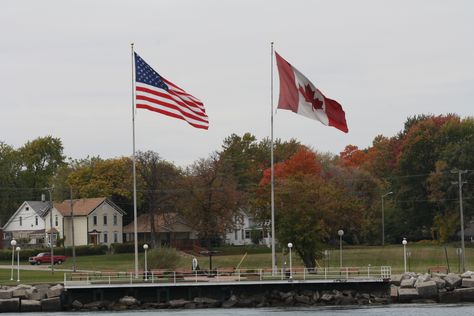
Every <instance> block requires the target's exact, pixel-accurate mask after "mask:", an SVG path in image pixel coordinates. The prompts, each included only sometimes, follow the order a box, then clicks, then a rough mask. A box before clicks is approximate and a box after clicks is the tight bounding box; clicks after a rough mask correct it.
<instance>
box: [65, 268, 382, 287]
mask: <svg viewBox="0 0 474 316" xmlns="http://www.w3.org/2000/svg"><path fill="white" fill-rule="evenodd" d="M390 277H391V267H389V266H378V267H376V266H366V267H337V268H336V267H325V268H314V269H307V268H294V269H292V270H290V269H277V270H276V271H272V269H271V268H270V269H247V268H241V269H215V270H212V271H209V270H197V271H186V270H176V271H170V270H151V271H148V272H144V271H141V272H140V273H139V275H138V276H136V275H135V273H134V272H112V271H110V272H109V271H102V272H89V273H82V272H72V273H65V274H64V285H65V286H66V287H68V286H75V285H76V286H80V285H92V284H109V285H112V284H114V285H115V284H156V283H162V284H179V283H201V282H206V283H218V282H233V283H235V282H271V281H288V282H291V281H298V282H304V281H312V282H317V281H318V280H320V281H325V280H326V281H328V280H333V281H335V282H347V281H348V280H356V281H357V280H359V281H362V280H364V281H370V280H381V279H389V278H390Z"/></svg>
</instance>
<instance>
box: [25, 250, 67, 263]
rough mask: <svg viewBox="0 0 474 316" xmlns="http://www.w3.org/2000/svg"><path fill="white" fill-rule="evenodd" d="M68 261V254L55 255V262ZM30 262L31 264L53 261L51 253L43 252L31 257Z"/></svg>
mask: <svg viewBox="0 0 474 316" xmlns="http://www.w3.org/2000/svg"><path fill="white" fill-rule="evenodd" d="M64 261H66V256H60V255H59V256H53V263H54V264H61V263H63V262H64ZM28 262H29V263H30V264H42V263H51V253H49V252H41V253H39V254H37V255H36V256H34V257H29V258H28Z"/></svg>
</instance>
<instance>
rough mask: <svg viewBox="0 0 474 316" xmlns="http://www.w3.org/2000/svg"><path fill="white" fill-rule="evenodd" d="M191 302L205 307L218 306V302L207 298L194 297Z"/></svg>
mask: <svg viewBox="0 0 474 316" xmlns="http://www.w3.org/2000/svg"><path fill="white" fill-rule="evenodd" d="M193 301H194V303H196V304H200V305H204V306H206V307H217V306H218V305H219V304H220V301H218V300H215V299H213V298H209V297H195V298H194V300H193Z"/></svg>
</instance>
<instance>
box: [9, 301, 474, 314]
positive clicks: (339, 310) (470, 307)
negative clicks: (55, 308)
mask: <svg viewBox="0 0 474 316" xmlns="http://www.w3.org/2000/svg"><path fill="white" fill-rule="evenodd" d="M117 314H121V315H123V316H125V315H132V316H152V315H154V316H165V315H171V316H220V315H224V316H247V315H249V316H265V315H276V316H307V315H320V316H333V315H334V316H344V315H364V316H372V315H384V316H451V315H452V316H458V315H461V316H470V315H474V304H461V305H454V304H452V305H440V304H435V305H426V304H406V305H390V306H376V307H334V306H333V307H308V308H258V309H257V308H255V309H250V308H233V309H223V308H220V309H219V308H216V309H194V310H148V311H123V312H105V311H98V312H58V313H24V314H23V315H28V316H46V315H49V316H85V315H96V316H98V315H100V316H112V315H117ZM12 315H18V314H17V313H4V314H3V313H2V316H12Z"/></svg>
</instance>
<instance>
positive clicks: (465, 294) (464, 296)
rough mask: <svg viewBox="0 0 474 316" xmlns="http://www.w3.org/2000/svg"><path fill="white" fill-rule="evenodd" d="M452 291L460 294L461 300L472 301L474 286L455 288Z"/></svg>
mask: <svg viewBox="0 0 474 316" xmlns="http://www.w3.org/2000/svg"><path fill="white" fill-rule="evenodd" d="M454 292H457V293H459V295H461V301H462V302H474V288H472V287H468V288H463V289H455V290H454Z"/></svg>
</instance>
